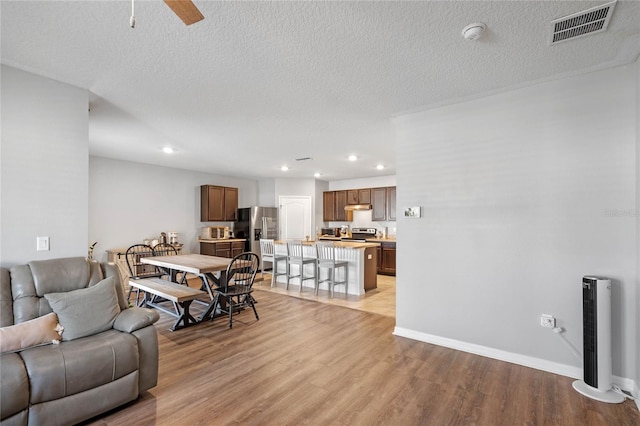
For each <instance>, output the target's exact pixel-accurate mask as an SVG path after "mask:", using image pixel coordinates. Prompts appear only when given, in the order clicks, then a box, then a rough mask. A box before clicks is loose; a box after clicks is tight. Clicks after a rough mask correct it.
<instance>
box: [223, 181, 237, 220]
mask: <svg viewBox="0 0 640 426" xmlns="http://www.w3.org/2000/svg"><path fill="white" fill-rule="evenodd" d="M224 220H226V221H234V220H238V188H226V187H225V188H224Z"/></svg>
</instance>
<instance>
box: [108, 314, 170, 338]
mask: <svg viewBox="0 0 640 426" xmlns="http://www.w3.org/2000/svg"><path fill="white" fill-rule="evenodd" d="M159 319H160V315H159V314H158V312H157V311H155V310H153V309H148V308H129V309H125V310H123V311H122V312H120V314H118V316H117V317H116V321H115V322H114V323H113V328H114V329H116V330H118V331H122V332H124V333H133V332H134V331H136V330H139V329H141V328H144V327H146V326H149V325H152V324H153V323H154V322H156V321H158V320H159Z"/></svg>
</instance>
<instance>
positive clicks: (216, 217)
mask: <svg viewBox="0 0 640 426" xmlns="http://www.w3.org/2000/svg"><path fill="white" fill-rule="evenodd" d="M237 211H238V188H228V187H224V186H217V185H202V186H201V187H200V220H201V221H202V222H226V221H234V220H236V214H237Z"/></svg>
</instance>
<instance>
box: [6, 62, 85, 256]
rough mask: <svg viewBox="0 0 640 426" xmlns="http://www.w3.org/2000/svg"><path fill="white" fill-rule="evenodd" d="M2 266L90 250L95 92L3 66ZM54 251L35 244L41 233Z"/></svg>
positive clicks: (83, 252)
mask: <svg viewBox="0 0 640 426" xmlns="http://www.w3.org/2000/svg"><path fill="white" fill-rule="evenodd" d="M1 74H2V80H1V81H2V83H1V85H2V139H1V145H0V152H1V153H2V154H1V157H0V164H1V167H0V200H1V203H0V223H1V225H2V226H1V227H0V265H1V266H3V267H10V266H13V265H16V264H21V263H25V262H28V261H31V260H42V259H50V258H57V257H67V256H86V255H87V250H88V246H89V240H88V219H87V218H88V215H87V211H88V207H87V206H88V188H87V180H88V179H87V177H88V156H89V154H88V140H89V128H88V105H89V101H88V93H87V91H86V90H82V89H78V88H76V87H73V86H70V85H67V84H64V83H60V82H57V81H53V80H49V79H46V78H43V77H39V76H36V75H34V74H30V73H27V72H24V71H20V70H17V69H15V68H11V67H7V66H4V65H3V66H2V69H1ZM37 236H48V237H49V238H50V248H51V249H50V251H36V237H37Z"/></svg>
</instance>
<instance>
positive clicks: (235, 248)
mask: <svg viewBox="0 0 640 426" xmlns="http://www.w3.org/2000/svg"><path fill="white" fill-rule="evenodd" d="M242 252H244V243H243V242H241V241H235V242H233V243H231V257H236V256H237V255H239V254H240V253H242Z"/></svg>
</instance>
